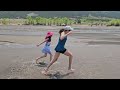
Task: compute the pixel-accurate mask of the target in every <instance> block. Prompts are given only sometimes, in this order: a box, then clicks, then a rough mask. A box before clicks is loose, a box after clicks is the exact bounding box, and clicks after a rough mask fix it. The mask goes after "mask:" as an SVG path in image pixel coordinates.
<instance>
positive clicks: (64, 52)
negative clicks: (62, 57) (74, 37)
mask: <svg viewBox="0 0 120 90" xmlns="http://www.w3.org/2000/svg"><path fill="white" fill-rule="evenodd" d="M55 51H56V52H59V53H62V54H64V53H65V52H66V51H67V49H64V50H63V51H57V50H55Z"/></svg>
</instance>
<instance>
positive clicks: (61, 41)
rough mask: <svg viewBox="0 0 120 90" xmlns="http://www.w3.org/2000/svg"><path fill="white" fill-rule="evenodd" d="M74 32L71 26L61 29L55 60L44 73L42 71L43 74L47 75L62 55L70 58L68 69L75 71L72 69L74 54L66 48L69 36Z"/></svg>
mask: <svg viewBox="0 0 120 90" xmlns="http://www.w3.org/2000/svg"><path fill="white" fill-rule="evenodd" d="M72 30H73V28H71V27H70V26H66V27H65V28H64V29H61V30H60V31H59V34H60V37H59V41H58V44H57V46H56V48H55V51H56V52H55V55H54V58H53V60H52V61H51V62H50V64H49V65H48V66H47V68H46V69H44V71H42V73H43V74H45V75H47V72H48V70H49V68H50V66H51V65H52V64H53V63H55V62H56V61H57V60H58V58H59V56H60V54H61V53H62V54H64V55H66V56H69V67H68V70H70V71H73V69H72V68H71V64H72V59H73V55H72V53H71V52H70V51H69V50H67V49H66V48H65V47H64V46H65V43H66V41H67V36H68V35H70V34H71V33H72Z"/></svg>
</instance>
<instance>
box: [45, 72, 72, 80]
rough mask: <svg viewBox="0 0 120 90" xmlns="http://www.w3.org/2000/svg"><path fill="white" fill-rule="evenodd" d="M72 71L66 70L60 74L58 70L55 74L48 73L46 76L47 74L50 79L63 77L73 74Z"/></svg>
mask: <svg viewBox="0 0 120 90" xmlns="http://www.w3.org/2000/svg"><path fill="white" fill-rule="evenodd" d="M73 73H74V72H68V73H65V74H60V72H56V73H55V74H48V75H47V76H49V78H50V79H63V78H64V77H66V76H68V75H70V74H73Z"/></svg>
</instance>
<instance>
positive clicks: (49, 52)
mask: <svg viewBox="0 0 120 90" xmlns="http://www.w3.org/2000/svg"><path fill="white" fill-rule="evenodd" d="M42 53H45V54H47V53H48V54H51V49H50V47H46V46H45V47H44V48H43V49H42Z"/></svg>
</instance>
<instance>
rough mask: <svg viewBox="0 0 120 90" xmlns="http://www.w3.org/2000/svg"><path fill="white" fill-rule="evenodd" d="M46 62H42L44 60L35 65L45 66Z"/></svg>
mask: <svg viewBox="0 0 120 90" xmlns="http://www.w3.org/2000/svg"><path fill="white" fill-rule="evenodd" d="M47 65H48V64H47V63H44V62H39V64H37V65H36V66H38V67H47Z"/></svg>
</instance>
